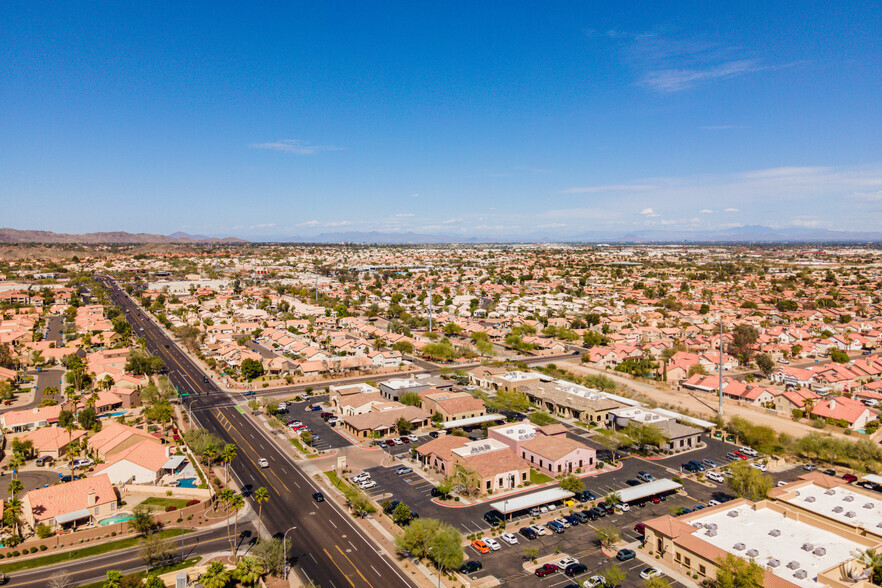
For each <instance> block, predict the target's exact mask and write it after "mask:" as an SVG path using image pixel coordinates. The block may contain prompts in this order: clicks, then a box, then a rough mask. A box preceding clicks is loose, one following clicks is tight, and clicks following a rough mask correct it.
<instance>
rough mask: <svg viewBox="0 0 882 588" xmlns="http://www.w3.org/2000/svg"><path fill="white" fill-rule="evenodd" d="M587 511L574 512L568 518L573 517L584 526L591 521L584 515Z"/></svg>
mask: <svg viewBox="0 0 882 588" xmlns="http://www.w3.org/2000/svg"><path fill="white" fill-rule="evenodd" d="M586 512H588V511H587V510H583V511H582V512H574V513H573V514H571V515H570V516H572V517H575V518H576V520H578V521H579V522H580V523H582V524H584V523H587V522H588V521H590V520H591V517H589V516H588V515H586V514H585V513H586Z"/></svg>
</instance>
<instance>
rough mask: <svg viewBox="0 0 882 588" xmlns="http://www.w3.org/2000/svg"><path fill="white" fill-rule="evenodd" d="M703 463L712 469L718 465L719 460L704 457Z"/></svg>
mask: <svg viewBox="0 0 882 588" xmlns="http://www.w3.org/2000/svg"><path fill="white" fill-rule="evenodd" d="M701 463H703V464H704V465H706V466H707V467H709V468H711V469H713V468H715V467H717V462H715V461H714V460H712V459H703V460H701Z"/></svg>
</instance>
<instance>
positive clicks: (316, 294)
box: [314, 264, 318, 304]
mask: <svg viewBox="0 0 882 588" xmlns="http://www.w3.org/2000/svg"><path fill="white" fill-rule="evenodd" d="M314 271H315V303H316V304H318V264H316V265H315V266H314Z"/></svg>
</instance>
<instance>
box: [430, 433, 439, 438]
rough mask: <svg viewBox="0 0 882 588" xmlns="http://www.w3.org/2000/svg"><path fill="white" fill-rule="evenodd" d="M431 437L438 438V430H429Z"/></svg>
mask: <svg viewBox="0 0 882 588" xmlns="http://www.w3.org/2000/svg"><path fill="white" fill-rule="evenodd" d="M429 437H431V438H432V439H437V438H438V431H429Z"/></svg>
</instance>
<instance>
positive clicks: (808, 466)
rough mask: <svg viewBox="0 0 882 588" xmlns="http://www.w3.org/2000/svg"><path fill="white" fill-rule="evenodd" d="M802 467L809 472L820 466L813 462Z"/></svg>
mask: <svg viewBox="0 0 882 588" xmlns="http://www.w3.org/2000/svg"><path fill="white" fill-rule="evenodd" d="M802 469H804V470H805V471H807V472H813V471H815V470H817V469H818V466H816V465H815V464H813V463H807V464H805V465H804V466H802Z"/></svg>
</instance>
